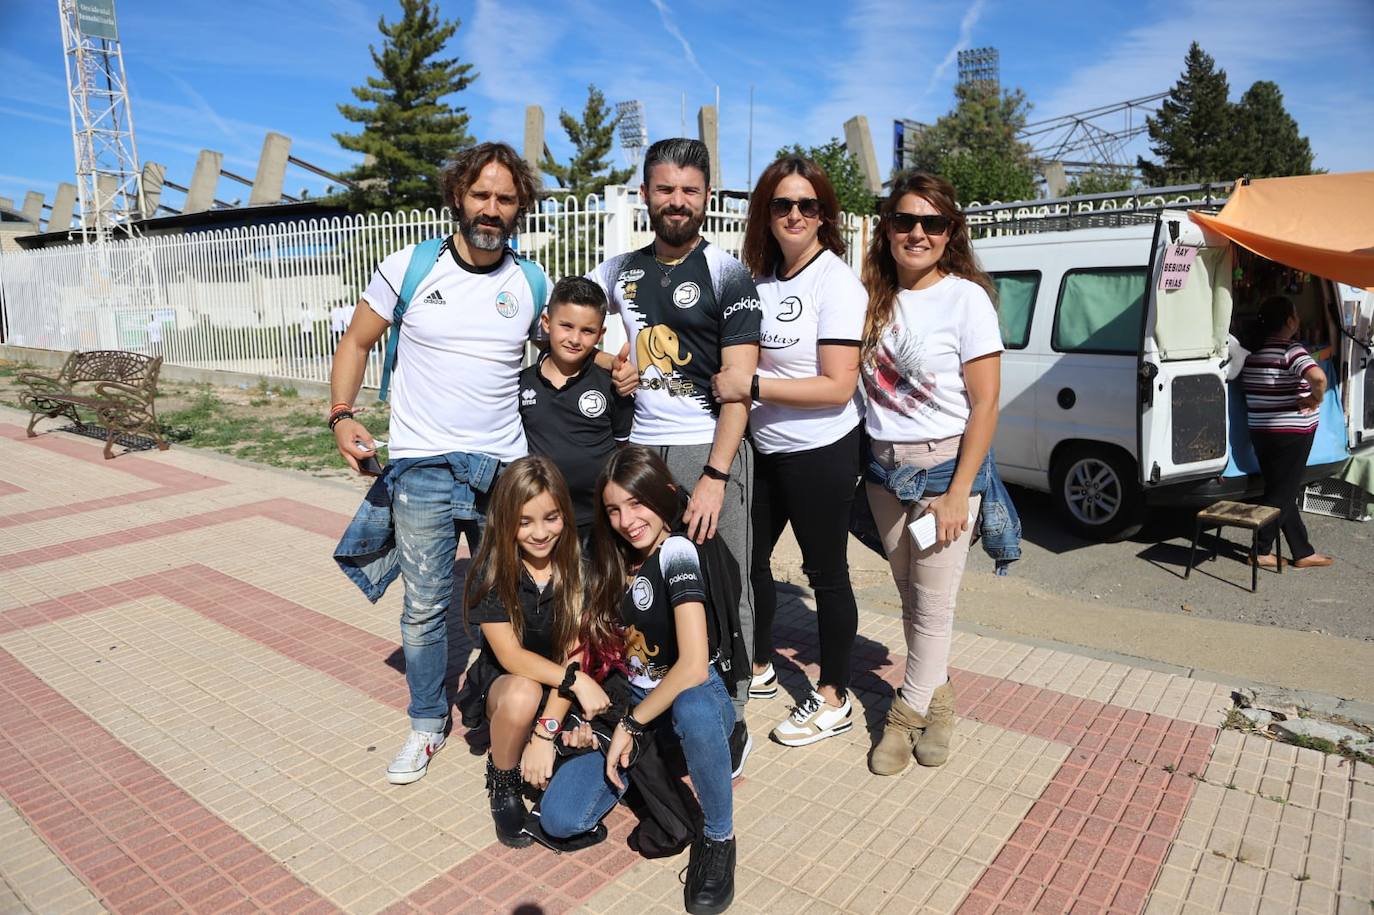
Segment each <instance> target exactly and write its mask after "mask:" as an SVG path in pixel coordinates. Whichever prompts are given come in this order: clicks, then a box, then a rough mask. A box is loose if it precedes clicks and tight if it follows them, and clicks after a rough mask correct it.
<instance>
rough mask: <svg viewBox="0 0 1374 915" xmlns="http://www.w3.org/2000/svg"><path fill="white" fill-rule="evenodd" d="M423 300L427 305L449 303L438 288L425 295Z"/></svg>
mask: <svg viewBox="0 0 1374 915" xmlns="http://www.w3.org/2000/svg"><path fill="white" fill-rule="evenodd" d="M421 301H422V302H424V303H425V304H426V305H447V304H448V303H447V302H445V301H444V297H443V296H441V295H440V294H439V290H437V289H436V290H434V291H433V292H431V293H430V294H429V295H427V296H425V297H424V298H423V299H421Z"/></svg>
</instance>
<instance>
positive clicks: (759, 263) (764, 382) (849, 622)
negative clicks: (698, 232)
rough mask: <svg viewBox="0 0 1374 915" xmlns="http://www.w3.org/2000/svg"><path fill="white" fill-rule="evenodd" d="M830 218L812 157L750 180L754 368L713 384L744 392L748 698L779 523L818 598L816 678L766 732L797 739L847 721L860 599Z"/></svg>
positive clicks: (851, 323)
mask: <svg viewBox="0 0 1374 915" xmlns="http://www.w3.org/2000/svg"><path fill="white" fill-rule="evenodd" d="M839 215H840V214H839V201H838V200H837V199H836V196H835V190H834V188H833V187H832V186H831V184H830V180H829V179H828V178H827V177H826V174H825V172H824V171H822V170H821V169H820V167H818V166H817V165H816V164H815V163H814V162H812V161H810V160H809V159H805V158H802V157H799V156H787V157H784V158H781V159H779V160H777V161H776V162H774V163H773V164H772V165H770V166H768V168H767V169H765V170H764V172H763V174H762V175H760V176H759V181H758V184H757V186H755V188H754V193H753V196H752V198H751V199H750V203H749V217H748V221H747V223H746V225H745V230H744V246H743V251H742V256H741V259H742V260H743V261H744V264H745V266H746V267H748V268H749V270H750V272H752V273H753V274H754V281H755V283H756V284H757V286H758V290H759V299H760V301H761V302H762V304H763V326H762V332H761V338H760V341H759V344H760V351H759V365H758V374H757V375H753V376H752V377H751V376H748V375H745V376H738V375H734V374H731V375H726V374H721V375H717V376H716V383H715V388H716V394H717V397H718V398H719V399H720V400H721V401H722V402H741V401H749V400H752V401H753V402H754V407H753V409H752V411H751V413H750V417H749V430H750V435H751V436H752V438H753V441H754V446H755V449H756V452H757V459H756V463H755V465H754V466H755V471H754V473H755V476H754V502H753V533H754V537H753V541H754V546H753V557H752V562H751V566H752V568H751V569H750V577H751V579H752V584H753V587H754V615H755V624H754V646H753V647H754V679H753V682H752V683H751V684H750V689H749V695H750V696H753V697H757V698H767V697H771V696H775V695H777V692H778V678H777V675H776V674H775V673H774V670H773V664H772V657H773V653H774V645H773V617H774V614H775V613H776V611H777V592H776V589H775V586H774V582H773V574H772V570H771V568H770V565H769V560H770V559H771V557H772V553H773V547H774V546H775V545H776V544H777V542H778V538H779V537H780V536H781V534H782V531H783V528H785V527H786V526H787V525H788V523H791V525H792V533H793V535H794V536H795V537H796V539H797V543H798V545H799V546H800V547H801V554H802V569H803V570H804V571H805V572H806V576H807V580H808V581H809V582H810V584H811V590H812V591H813V592H814V593H815V595H816V622H817V626H818V628H819V630H820V677H819V680H818V684H817V685H816V687H815V688H814V689H812V690H809V691H808V694H807V695H806V696H805V697H804V698H803V699H802V701H801V703H800V704H799V705H798V706H797V708H796V709H795V710H794V711H793V713H792V714H791V715H790V716H789V717H788V718H787V719H786V720H784V721H783V722H782V723H781V724H779V725H778V726H777V727H776V728H775V729H774V730H773V736H774V737H775V738H776V739H777V740H778V741H779V742H780V743H782V744H784V745H786V746H794V747H796V746H805V745H807V744H811V743H815V742H816V741H818V740H823V739H824V738H826V737H831V736H833V735H835V734H840V733H843V732H844V731H847V730H849V729H850V728H851V727H852V726H853V718H854V710H853V705H852V703H851V701H850V698H849V695H848V692H847V690H848V687H849V678H850V655H851V653H852V652H853V649H854V637H855V633H856V631H857V628H858V609H857V607H856V606H855V602H854V589H853V587H852V586H851V585H850V582H849V563H848V560H847V557H846V546H847V541H848V539H849V514H850V509H851V507H852V503H853V501H854V481H855V479H856V478H857V477H858V474H859V457H860V455H859V436H860V425H861V419H862V416H861V411H860V406H859V400H858V396H857V388H858V378H859V346H860V337H861V336H862V333H863V326H864V315H865V312H866V310H867V303H868V295H867V294H866V293H865V292H864V288H863V285H862V284H861V283H860V282H859V278H858V277H857V276H855V275H854V271H853V270H851V269H850V267H849V265H848V264H847V263H845V261H844V260H843V259H842V258H843V255H844V252H845V244H844V240H843V238H842V237H841V235H840V231H839V227H838V225H837V221H838V219H839Z"/></svg>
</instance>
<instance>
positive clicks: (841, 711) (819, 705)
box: [773, 690, 854, 747]
mask: <svg viewBox="0 0 1374 915" xmlns="http://www.w3.org/2000/svg"><path fill="white" fill-rule="evenodd" d="M853 718H854V706H853V704H852V703H851V702H850V701H849V695H848V694H847V693H846V694H845V697H844V705H841V706H839V707H838V708H836V707H835V706H833V705H829V704H828V703H826V701H825V699H823V698H822V697H821V694H820V693H818V692H816V691H815V690H812V691H811V695H809V696H807V697H806V699H805V700H803V701H802V704H801V705H799V706H797V707H796V709H794V710H793V712H792V714H791V715H790V716H789V717H788V719H787V720H786V721H784V722H783V723H782V724H780V725H778V726H777V727H775V728H773V736H774V737H775V738H777V741H778V743H780V744H782V745H783V746H785V747H804V746H806V745H807V744H809V743H815V742H816V741H818V740H824V739H825V738H827V737H834V736H835V735H836V734H843V733H844V732H845V731H847V730H849V729H850V728H852V727H853V726H854V721H853Z"/></svg>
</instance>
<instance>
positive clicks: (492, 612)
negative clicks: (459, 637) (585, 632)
mask: <svg viewBox="0 0 1374 915" xmlns="http://www.w3.org/2000/svg"><path fill="white" fill-rule="evenodd" d="M553 591H554V588H553V582H552V581H550V582H549V583H548V584H546V585H544V589H543V590H542V591H541V590H540V589H539V586H538V585H536V584H535V583H534V579H533V578H530V574H529V572H526V571H525V569H524V567H523V565H522V567H521V569H520V586H519V588H517V589H516V594H517V596H518V598H519V601H520V616H521V621H522V622H523V623H524V627H523V629H524V631H523V633H522V635H521V637H520V647H522V648H524V649H525V650H526V651H532V652H534V653H535V654H537V655H539V656H540V657H544V658H548V659H549V660H550V661H553V662H555V663H558V662H559V661H562V660H563V657H562V652H558V653H557V655H555V652H554V650H553ZM510 617H511V615H510V611H509V610H507V609H506V607H505V605H503V604H502V603H501V595H500V593H499V592H498V591H497V589H495V588H493V589H491V590H490V591H488V592H487V594H486V596H485V597H483V598H482V600H481V601H480V602H479V603H478V604H477V606H475V607H473V608H472V609H471V610H469V611H468V619H469V620H470V621H471V622H473V623H477V624H480V623H509V622H510ZM482 655H483V658H484V660H487V661H489V662H491V663H492V664H493V665H495V666H496V667H497V668H501V662H500V661H498V660H497V658H496V652H494V651H492V648H491V646H490V645H489V644H487V642H486V640H485V639H483V640H482ZM501 669H503V670H504V668H501Z"/></svg>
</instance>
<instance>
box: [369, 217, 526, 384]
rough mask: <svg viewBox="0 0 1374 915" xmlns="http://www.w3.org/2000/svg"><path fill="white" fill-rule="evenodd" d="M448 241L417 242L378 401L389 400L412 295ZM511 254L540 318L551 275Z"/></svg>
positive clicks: (394, 317) (394, 322)
mask: <svg viewBox="0 0 1374 915" xmlns="http://www.w3.org/2000/svg"><path fill="white" fill-rule="evenodd" d="M445 241H446V238H430V239H426V240H425V241H422V242H420V243H419V244H418V245H416V246H415V250H414V251H412V252H411V253H410V263H409V264H407V265H406V275H405V279H404V280H402V281H401V294H400V295H399V296H397V298H396V308H395V310H393V311H392V313H391V332H390V333H388V334H387V335H386V358H385V359H384V360H383V362H382V388H381V390H380V391H379V392H378V393H377V399H378V400H386V396H387V393H388V392H389V391H390V389H391V372H392V371H393V370H394V369H395V368H396V345H397V344H398V343H400V342H401V318H402V316H404V315H405V313H406V309H407V308H409V307H410V298H411V296H413V295H415V290H416V289H419V288H420V284H421V283H422V282H424V279H425V277H426V276H428V275H429V271H430V270H431V269H433V267H434V264H435V262H437V261H438V260H439V253H440V252H441V251H442V250H443V248H444V242H445ZM508 250H509V249H508ZM510 254H511V256H512V257H514V258H515V262H516V263H517V264H519V265H520V272H521V273H523V274H525V282H527V283H529V284H530V293H531V295H532V296H533V297H534V316H535V318H536V319H537V318H538V317H539V315H540V313H542V312H543V311H544V303H545V300H546V299H547V298H548V278H547V277H546V276H545V275H544V271H543V269H542V268H541V267H540V266H539V265H538V264H536V263H535V262H534V261H532V260H530V259H529V258H527V257H521V256H520V255H519V254H516V253H515V251H513V250H512V251H511V252H510Z"/></svg>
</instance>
